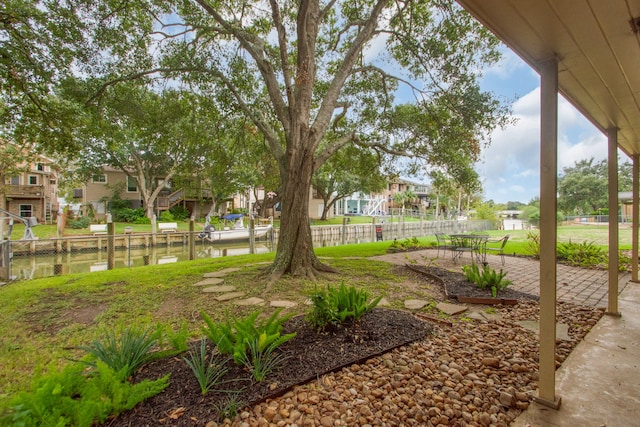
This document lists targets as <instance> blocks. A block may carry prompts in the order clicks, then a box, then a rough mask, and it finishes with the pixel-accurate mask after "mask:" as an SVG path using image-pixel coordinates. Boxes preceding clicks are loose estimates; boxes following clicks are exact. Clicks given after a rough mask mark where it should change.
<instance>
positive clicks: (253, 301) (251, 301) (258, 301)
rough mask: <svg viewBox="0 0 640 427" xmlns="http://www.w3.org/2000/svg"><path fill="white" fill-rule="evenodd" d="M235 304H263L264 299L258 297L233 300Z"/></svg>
mask: <svg viewBox="0 0 640 427" xmlns="http://www.w3.org/2000/svg"><path fill="white" fill-rule="evenodd" d="M233 303H234V304H235V305H263V304H264V300H263V299H262V298H258V297H251V298H245V299H239V300H237V301H234V302H233Z"/></svg>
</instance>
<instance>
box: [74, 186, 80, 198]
mask: <svg viewBox="0 0 640 427" xmlns="http://www.w3.org/2000/svg"><path fill="white" fill-rule="evenodd" d="M73 198H74V199H82V188H74V189H73Z"/></svg>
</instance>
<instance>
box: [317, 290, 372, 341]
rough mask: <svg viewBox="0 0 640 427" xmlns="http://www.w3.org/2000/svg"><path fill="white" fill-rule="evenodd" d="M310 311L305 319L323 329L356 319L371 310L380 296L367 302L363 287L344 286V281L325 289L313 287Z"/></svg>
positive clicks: (367, 296)
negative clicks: (335, 286) (337, 285)
mask: <svg viewBox="0 0 640 427" xmlns="http://www.w3.org/2000/svg"><path fill="white" fill-rule="evenodd" d="M310 298H311V302H312V303H313V308H312V311H311V312H309V313H308V314H307V315H306V320H307V321H308V322H309V323H310V324H311V325H312V326H314V327H315V328H316V329H320V330H322V329H324V328H325V327H326V326H328V325H334V326H338V325H340V324H342V323H345V322H346V321H349V320H358V319H359V318H361V317H362V316H363V315H364V314H366V313H368V312H369V311H371V310H373V309H374V308H375V306H377V305H378V303H379V302H380V300H381V299H382V297H377V298H375V299H374V300H373V301H371V302H368V300H369V294H368V293H367V291H365V290H363V289H357V288H355V287H354V286H346V285H345V284H344V282H342V283H341V284H340V286H339V287H338V288H334V287H332V286H331V285H329V286H327V289H326V290H325V289H318V288H317V287H316V288H315V289H314V292H313V293H312V294H311V296H310Z"/></svg>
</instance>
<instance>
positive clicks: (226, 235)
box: [198, 214, 273, 242]
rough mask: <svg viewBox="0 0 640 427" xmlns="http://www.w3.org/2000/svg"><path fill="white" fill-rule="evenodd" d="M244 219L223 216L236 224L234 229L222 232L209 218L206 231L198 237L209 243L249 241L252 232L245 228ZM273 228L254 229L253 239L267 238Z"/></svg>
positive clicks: (226, 229)
mask: <svg viewBox="0 0 640 427" xmlns="http://www.w3.org/2000/svg"><path fill="white" fill-rule="evenodd" d="M242 217H243V215H242V214H229V215H225V216H223V217H222V218H223V219H224V220H225V221H235V223H234V225H233V227H223V228H222V229H221V230H216V228H215V227H214V226H213V225H211V224H210V223H209V218H208V217H207V222H206V224H205V226H204V230H203V231H202V232H201V233H200V234H198V237H199V238H201V239H202V240H204V241H208V242H232V241H234V242H240V241H246V240H249V236H250V232H251V230H250V228H249V227H245V226H244V224H243V220H242ZM272 228H273V225H272V224H268V225H259V226H257V227H254V229H253V238H254V239H260V238H262V237H265V236H267V234H268V233H269V231H271V229H272Z"/></svg>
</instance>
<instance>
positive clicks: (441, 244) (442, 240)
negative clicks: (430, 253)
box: [435, 233, 454, 257]
mask: <svg viewBox="0 0 640 427" xmlns="http://www.w3.org/2000/svg"><path fill="white" fill-rule="evenodd" d="M435 235H436V240H437V241H438V245H437V246H436V247H437V248H438V253H437V254H436V256H437V257H439V256H440V249H442V250H443V251H451V250H453V248H454V247H453V244H452V243H451V237H450V236H449V235H448V234H445V233H435Z"/></svg>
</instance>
